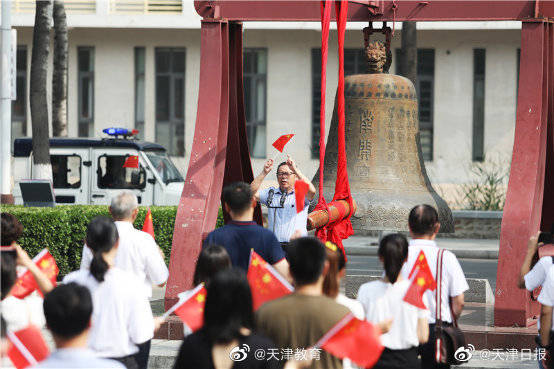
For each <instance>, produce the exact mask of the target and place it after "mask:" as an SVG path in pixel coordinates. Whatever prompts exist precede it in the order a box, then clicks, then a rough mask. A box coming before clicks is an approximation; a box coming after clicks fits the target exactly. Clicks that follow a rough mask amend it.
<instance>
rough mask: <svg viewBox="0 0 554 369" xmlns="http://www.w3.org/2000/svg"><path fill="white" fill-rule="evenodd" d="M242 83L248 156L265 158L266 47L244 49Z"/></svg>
mask: <svg viewBox="0 0 554 369" xmlns="http://www.w3.org/2000/svg"><path fill="white" fill-rule="evenodd" d="M243 84H244V110H245V116H246V134H247V135H248V147H249V148H250V156H252V157H253V158H265V155H266V147H265V145H266V92H267V49H248V48H247V49H244V58H243Z"/></svg>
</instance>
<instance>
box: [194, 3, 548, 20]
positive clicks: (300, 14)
mask: <svg viewBox="0 0 554 369" xmlns="http://www.w3.org/2000/svg"><path fill="white" fill-rule="evenodd" d="M195 6H196V9H197V11H198V14H200V15H201V16H203V17H205V18H221V19H227V20H229V21H303V22H319V21H320V16H321V13H320V9H319V1H315V0H218V1H195ZM552 16H554V4H552V2H551V1H534V0H514V1H510V0H489V1H482V0H429V1H413V0H396V1H392V0H375V1H350V2H349V4H348V21H349V22H367V21H369V20H372V21H376V22H380V21H392V20H393V19H394V20H396V21H404V20H411V21H417V22H421V21H463V20H466V21H477V20H491V21H500V20H527V19H533V18H542V17H552ZM332 17H333V18H332V19H333V20H334V19H335V12H334V10H333V12H332Z"/></svg>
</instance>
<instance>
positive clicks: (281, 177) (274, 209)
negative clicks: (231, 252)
mask: <svg viewBox="0 0 554 369" xmlns="http://www.w3.org/2000/svg"><path fill="white" fill-rule="evenodd" d="M272 168H273V159H268V160H267V161H266V162H265V165H264V168H263V170H262V172H261V173H260V174H259V175H258V176H257V177H256V178H254V181H252V183H251V184H250V188H251V189H252V192H253V193H254V198H255V199H256V201H258V202H260V204H263V205H266V206H267V207H268V212H267V218H268V228H269V229H270V230H271V231H272V232H273V233H275V236H276V237H277V240H278V241H279V242H280V243H281V245H282V246H283V248H285V249H286V246H287V245H288V243H289V242H290V241H291V239H292V238H296V237H302V236H307V235H308V231H307V229H306V224H307V222H308V208H309V205H310V201H312V199H313V198H314V195H315V187H314V185H313V184H312V182H311V181H310V180H309V179H308V178H307V177H306V176H304V175H303V174H302V173H301V172H300V170H299V169H298V167H297V166H296V163H295V162H294V160H293V159H292V158H291V157H290V156H288V158H287V161H285V162H282V163H281V164H279V166H277V182H278V183H279V187H277V188H275V187H270V188H266V189H264V190H260V186H261V184H262V182H263V180H264V179H265V177H266V176H267V175H268V174H269V173H270V172H271V169H272ZM297 180H302V181H304V182H306V183H307V184H308V186H309V187H308V193H307V194H306V199H305V201H304V209H302V211H301V212H300V213H297V212H296V199H295V194H294V183H295V182H296V181H297ZM285 251H286V250H285Z"/></svg>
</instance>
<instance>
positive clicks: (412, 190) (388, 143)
mask: <svg viewBox="0 0 554 369" xmlns="http://www.w3.org/2000/svg"><path fill="white" fill-rule="evenodd" d="M365 51H366V56H367V58H368V71H369V74H359V75H352V76H348V77H346V78H345V93H344V95H345V100H346V155H347V160H348V174H349V179H350V187H351V191H352V197H353V198H354V200H355V201H356V203H357V207H358V209H357V211H356V213H355V214H354V215H353V217H352V225H353V227H354V230H355V231H356V233H358V234H363V233H368V232H370V231H407V230H408V214H409V212H410V210H411V209H412V208H413V207H414V206H415V205H418V204H429V205H433V206H435V207H436V208H437V210H438V212H439V218H440V219H439V220H440V222H441V232H454V226H453V221H452V212H451V211H450V209H449V207H448V205H447V204H446V202H445V201H444V200H443V199H442V198H441V197H440V196H439V195H438V194H437V193H436V192H435V190H434V189H433V187H432V186H431V184H430V182H429V179H428V177H427V173H426V171H425V164H424V162H423V159H422V155H421V148H420V145H419V139H418V130H419V120H418V103H417V95H416V91H415V88H414V85H413V84H412V82H411V81H410V80H409V79H407V78H404V77H401V76H396V75H391V74H388V73H387V72H388V66H390V50H388V48H387V47H385V44H383V43H382V42H379V41H377V42H373V43H370V44H367V43H366V49H365ZM387 54H388V55H387ZM387 64H388V66H387ZM383 70H384V71H385V72H383ZM336 109H337V107H336V99H335V111H334V113H333V119H332V122H331V128H330V132H329V137H328V139H327V147H326V152H325V172H324V196H325V198H326V199H327V200H328V201H329V200H330V199H331V198H332V197H333V193H334V187H335V179H336V168H337V156H338V144H337V126H338V119H337V115H336ZM318 181H319V172H318V173H316V175H315V177H314V179H313V183H318Z"/></svg>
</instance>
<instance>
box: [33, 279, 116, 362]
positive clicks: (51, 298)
mask: <svg viewBox="0 0 554 369" xmlns="http://www.w3.org/2000/svg"><path fill="white" fill-rule="evenodd" d="M44 315H45V316H46V324H47V326H48V330H49V331H50V332H51V333H52V337H53V338H54V342H55V343H56V348H57V350H56V351H54V352H53V353H51V354H50V356H49V357H48V358H46V359H45V360H43V361H41V362H40V363H39V364H37V365H35V366H34V367H33V368H56V369H61V368H75V369H78V368H83V369H84V368H99V369H100V368H111V369H124V368H125V367H124V366H123V365H122V364H121V363H119V362H117V361H115V360H108V359H102V358H99V357H96V355H95V354H94V352H92V351H91V350H89V349H87V340H88V336H89V332H90V318H91V316H92V297H91V295H90V292H89V290H88V288H86V287H83V286H79V285H78V284H76V283H68V284H62V285H59V286H58V287H56V288H55V289H54V290H53V291H52V292H50V293H48V294H47V295H46V296H45V298H44Z"/></svg>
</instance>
